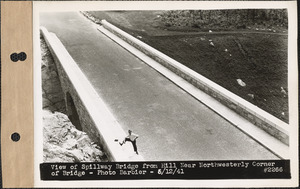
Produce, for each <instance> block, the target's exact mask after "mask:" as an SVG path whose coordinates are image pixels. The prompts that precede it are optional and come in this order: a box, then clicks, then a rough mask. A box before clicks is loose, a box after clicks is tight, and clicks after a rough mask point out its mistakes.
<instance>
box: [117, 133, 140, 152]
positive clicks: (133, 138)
mask: <svg viewBox="0 0 300 189" xmlns="http://www.w3.org/2000/svg"><path fill="white" fill-rule="evenodd" d="M128 134H129V135H128V136H127V137H125V139H124V140H123V142H119V144H120V145H121V146H122V145H123V144H125V143H126V142H127V141H130V142H131V143H132V146H133V150H134V152H135V153H136V154H139V153H138V151H137V146H136V139H137V138H138V137H139V136H138V135H137V134H134V133H132V131H131V130H128Z"/></svg>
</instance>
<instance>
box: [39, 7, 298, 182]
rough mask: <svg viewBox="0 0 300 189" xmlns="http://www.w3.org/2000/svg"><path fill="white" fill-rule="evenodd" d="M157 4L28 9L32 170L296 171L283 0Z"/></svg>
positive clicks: (293, 61)
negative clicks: (32, 65)
mask: <svg viewBox="0 0 300 189" xmlns="http://www.w3.org/2000/svg"><path fill="white" fill-rule="evenodd" d="M160 3H161V6H160V7H159V8H158V7H156V6H153V5H155V3H152V4H151V3H150V4H151V5H152V6H153V7H149V8H147V7H146V8H145V5H143V6H141V7H140V8H139V5H141V3H140V4H138V3H137V4H136V5H134V3H132V4H130V5H131V6H130V5H129V6H124V7H122V6H120V5H119V6H116V8H114V6H115V4H113V5H111V6H107V7H105V6H102V7H101V6H100V5H103V4H104V2H103V3H102V4H101V3H100V2H99V4H100V5H99V8H96V7H93V8H84V5H83V2H82V6H83V7H82V9H80V5H78V4H77V8H78V7H79V10H68V8H66V9H67V10H68V11H62V10H63V7H62V6H70V3H68V4H65V5H64V4H60V5H61V6H60V7H59V8H58V9H53V7H54V6H53V5H51V6H50V7H52V9H51V10H47V9H46V8H41V10H39V9H38V8H36V12H37V14H36V15H35V16H37V17H38V19H37V20H38V21H37V22H36V23H35V24H36V27H35V28H36V30H37V31H36V34H37V36H35V38H36V40H37V41H38V42H37V43H36V44H38V45H39V47H38V49H39V52H37V53H38V54H39V58H40V60H39V61H40V64H39V67H38V68H37V69H40V70H39V71H38V72H39V74H37V76H38V77H39V80H40V87H38V89H40V92H39V93H38V94H40V96H41V97H40V99H41V102H40V107H41V111H40V113H39V115H40V117H41V118H40V119H41V122H40V123H41V125H39V129H38V131H41V132H39V133H40V134H39V137H38V140H39V141H38V142H37V143H38V144H37V146H38V147H39V149H40V150H39V152H38V155H37V154H36V155H37V156H38V158H37V159H39V160H40V162H39V163H40V165H39V168H40V171H41V175H42V176H41V180H45V181H48V182H54V181H57V180H77V179H78V180H106V179H107V180H119V179H120V180H123V179H125V180H126V179H129V180H133V181H137V180H141V179H145V180H147V181H148V182H151V179H160V178H162V179H189V178H190V179H194V180H195V179H199V180H205V179H210V180H211V179H261V181H262V180H264V179H265V180H267V183H269V184H263V185H261V186H265V185H267V186H270V183H271V182H272V179H281V180H282V181H283V182H282V183H287V182H288V180H289V179H293V178H294V177H292V175H293V174H291V172H293V171H295V170H294V169H293V168H292V166H291V164H293V163H294V160H292V159H293V156H294V155H295V153H297V152H296V151H295V152H292V150H296V148H295V144H294V143H297V141H298V140H297V139H298V134H297V133H298V132H295V131H297V127H298V125H297V124H295V123H297V122H298V120H297V116H298V112H297V111H298V110H297V109H295V108H294V105H293V102H297V101H294V98H292V97H293V95H294V94H297V92H295V91H297V87H298V84H297V80H298V79H297V78H298V77H297V75H295V74H297V71H296V69H295V68H297V58H295V54H293V53H295V51H294V50H292V49H291V45H292V44H291V42H293V41H292V40H291V39H293V38H292V37H295V36H296V35H294V33H293V32H292V31H291V30H295V29H294V26H291V24H290V23H292V22H291V19H292V20H294V19H296V15H294V16H293V15H291V10H292V8H290V7H289V6H287V5H285V4H283V3H282V2H281V4H279V6H272V7H266V6H261V7H260V6H257V7H256V6H253V7H251V6H249V7H245V6H241V7H240V8H239V7H238V6H237V8H235V7H233V8H229V6H224V7H222V6H219V7H218V8H216V6H215V5H214V6H213V7H212V8H210V6H209V5H207V3H206V6H204V8H202V7H201V4H200V5H197V3H195V6H194V7H193V6H190V5H189V6H184V2H181V3H182V5H183V6H182V8H180V6H175V7H174V8H172V6H171V5H172V3H171V2H170V3H166V2H165V4H163V3H162V2H157V5H159V4H160ZM211 3H212V2H211ZM241 3H242V2H241ZM36 4H37V5H38V6H36V7H47V2H43V3H41V2H40V4H39V3H36ZM94 4H96V3H95V2H94ZM120 4H121V3H120ZM125 4H126V3H125ZM187 4H188V3H187ZM41 5H42V6H41ZM133 5H134V8H132V7H133ZM282 5H283V6H282ZM103 7H104V8H103ZM294 32H296V31H294ZM292 48H296V46H292ZM295 111H296V112H295ZM291 160H292V161H293V162H291ZM111 163H112V164H111ZM293 165H295V164H293ZM64 166H65V167H64ZM297 167H298V166H297ZM218 168H219V171H218ZM247 169H249V171H247ZM226 170H228V172H227V171H226ZM43 171H48V172H47V173H45V174H44V173H43ZM231 171H232V172H231ZM194 173H195V174H194ZM192 174H194V175H192ZM172 175H173V176H174V178H172ZM191 175H192V176H191ZM113 176H116V177H115V178H114V177H113ZM122 176H123V177H124V178H123V177H122ZM38 177H39V176H38ZM50 177H51V178H50ZM74 178H75V179H74ZM187 182H188V181H187ZM240 182H242V181H240ZM227 184H228V183H227ZM240 184H241V183H240ZM252 184H253V182H252ZM193 186H195V185H193ZM196 186H197V185H196ZM227 186H228V185H227ZM239 186H240V185H239Z"/></svg>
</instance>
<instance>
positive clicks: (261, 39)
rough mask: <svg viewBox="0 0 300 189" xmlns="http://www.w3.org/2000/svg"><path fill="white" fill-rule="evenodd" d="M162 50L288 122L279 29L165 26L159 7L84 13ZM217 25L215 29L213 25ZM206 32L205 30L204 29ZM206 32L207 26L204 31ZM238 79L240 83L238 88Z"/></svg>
mask: <svg viewBox="0 0 300 189" xmlns="http://www.w3.org/2000/svg"><path fill="white" fill-rule="evenodd" d="M89 13H90V14H92V15H93V16H94V17H96V18H97V19H99V20H102V19H106V20H107V21H109V22H111V23H112V24H114V25H116V26H117V27H119V28H121V29H123V30H125V31H126V32H128V33H130V34H131V35H133V36H135V37H137V38H139V39H140V40H142V41H144V42H145V43H147V44H149V45H150V46H152V47H154V48H156V49H158V50H159V51H161V52H163V53H165V54H167V55H168V56H170V57H172V58H174V59H175V60H177V61H179V62H181V63H182V64H184V65H185V66H187V67H189V68H191V69H192V70H194V71H196V72H198V73H200V74H201V75H203V76H205V77H207V78H208V79H210V80H212V81H214V82H216V83H218V84H219V85H221V86H222V87H224V88H226V89H228V90H229V91H231V92H233V93H235V94H237V95H239V96H240V97H242V98H244V99H245V100H247V101H249V102H251V103H253V104H254V105H256V106H258V107H260V108H261V109H263V110H265V111H267V112H269V113H270V114H272V115H274V116H276V117H278V118H279V119H281V120H283V121H285V122H288V99H287V94H284V93H283V92H282V89H281V87H283V89H284V90H285V91H286V92H288V90H287V87H288V86H287V37H288V36H287V35H286V30H285V28H284V27H282V28H280V27H279V26H278V25H277V26H275V27H276V30H275V29H274V28H273V27H271V26H270V25H268V26H266V27H262V26H260V27H255V26H251V27H250V26H247V28H251V29H247V28H246V29H245V28H243V29H236V28H235V29H233V30H228V28H227V29H226V31H225V30H224V31H222V30H221V28H219V29H218V32H214V30H213V31H212V32H204V31H203V30H201V28H200V27H198V28H195V27H190V26H182V25H181V26H171V27H170V26H166V25H165V24H164V22H163V21H162V20H163V18H162V17H163V15H164V14H165V12H164V11H130V12H126V11H111V12H89ZM215 29H216V28H215ZM206 30H207V28H206ZM208 31H209V30H208ZM237 79H240V80H242V82H243V83H244V84H245V85H244V86H241V85H240V84H239V83H238V82H237Z"/></svg>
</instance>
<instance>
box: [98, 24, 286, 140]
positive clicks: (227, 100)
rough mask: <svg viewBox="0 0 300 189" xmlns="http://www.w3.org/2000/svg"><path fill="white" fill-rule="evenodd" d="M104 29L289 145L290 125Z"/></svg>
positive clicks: (125, 36) (112, 29)
mask: <svg viewBox="0 0 300 189" xmlns="http://www.w3.org/2000/svg"><path fill="white" fill-rule="evenodd" d="M101 24H102V26H103V27H104V28H105V29H107V30H108V31H110V32H111V33H113V34H115V35H116V36H118V37H119V38H121V39H123V40H124V41H126V42H127V43H129V44H130V45H132V46H133V47H135V48H137V49H138V50H140V51H141V52H143V53H144V54H146V55H147V56H149V57H150V58H152V59H154V60H155V61H157V62H159V63H160V64H162V65H163V66H165V67H167V68H168V69H170V70H171V71H172V72H174V73H176V74H177V75H179V76H180V77H182V78H183V79H185V80H186V81H188V82H190V83H191V84H193V85H194V86H195V87H197V88H199V89H200V90H202V91H204V92H205V93H207V94H209V95H210V96H212V97H214V98H215V99H217V100H218V101H219V102H221V103H222V104H224V105H225V106H227V107H229V108H230V109H232V110H234V111H235V112H236V113H238V114H239V115H241V116H242V117H244V118H246V119H247V120H249V121H250V122H251V123H253V124H254V125H256V126H258V127H260V128H261V129H263V130H265V131H266V132H267V133H269V134H270V135H272V136H274V137H275V138H277V139H278V140H280V141H282V142H283V143H285V144H287V145H289V130H290V129H289V127H290V126H289V125H288V124H286V123H285V122H283V121H281V120H280V119H278V118H276V117H275V116H273V115H271V114H269V113H268V112H266V111H264V110H262V109H260V108H259V107H257V106H255V105H253V104H251V103H249V102H248V101H246V100H244V99H242V98H241V97H239V96H237V95H235V94H234V93H232V92H230V91H228V90H227V89H225V88H223V87H221V86H220V85H218V84H216V83H214V82H212V81H211V80H209V79H207V78H205V77H204V76H202V75H200V74H198V73H197V72H195V71H193V70H191V69H190V68H188V67H186V66H184V65H183V64H181V63H180V62H178V61H176V60H174V59H172V58H170V57H168V56H167V55H165V54H163V53H161V52H160V51H158V50H156V49H154V48H153V47H151V46H149V45H147V44H145V43H144V42H142V41H140V40H138V39H137V38H135V37H133V36H131V35H130V34H128V33H126V32H124V31H123V30H121V29H119V28H117V27H116V26H114V25H112V24H110V23H109V22H107V21H106V20H102V21H101Z"/></svg>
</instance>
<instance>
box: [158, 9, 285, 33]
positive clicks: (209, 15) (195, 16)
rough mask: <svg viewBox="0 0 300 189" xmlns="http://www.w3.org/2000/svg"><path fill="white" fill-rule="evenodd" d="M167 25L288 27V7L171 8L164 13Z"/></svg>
mask: <svg viewBox="0 0 300 189" xmlns="http://www.w3.org/2000/svg"><path fill="white" fill-rule="evenodd" d="M161 17H162V22H163V23H164V25H165V26H167V27H170V26H191V27H194V28H203V29H205V28H209V29H222V30H224V29H234V28H236V29H239V28H242V29H246V28H247V27H250V28H251V27H252V26H263V27H267V28H272V27H273V28H274V27H284V28H286V29H287V26H288V16H287V11H286V9H227V10H171V11H165V12H164V13H163V14H162V16H161Z"/></svg>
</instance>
